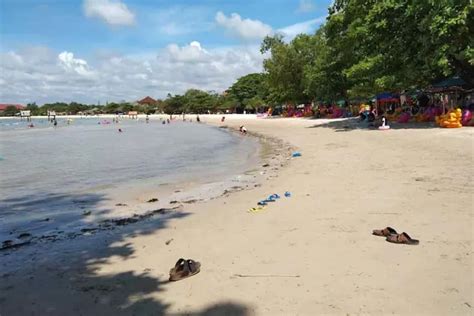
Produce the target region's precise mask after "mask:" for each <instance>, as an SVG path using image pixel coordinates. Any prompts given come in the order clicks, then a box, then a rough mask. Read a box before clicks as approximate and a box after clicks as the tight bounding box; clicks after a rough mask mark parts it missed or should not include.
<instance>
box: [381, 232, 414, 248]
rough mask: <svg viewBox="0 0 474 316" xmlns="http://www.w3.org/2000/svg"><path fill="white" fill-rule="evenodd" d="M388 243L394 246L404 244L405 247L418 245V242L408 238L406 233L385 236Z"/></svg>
mask: <svg viewBox="0 0 474 316" xmlns="http://www.w3.org/2000/svg"><path fill="white" fill-rule="evenodd" d="M386 240H387V241H388V242H392V243H395V244H405V245H418V244H419V243H420V241H419V240H417V239H412V238H411V237H410V236H408V234H407V233H405V232H403V233H401V234H397V235H390V236H387V239H386Z"/></svg>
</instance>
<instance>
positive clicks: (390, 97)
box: [376, 92, 400, 105]
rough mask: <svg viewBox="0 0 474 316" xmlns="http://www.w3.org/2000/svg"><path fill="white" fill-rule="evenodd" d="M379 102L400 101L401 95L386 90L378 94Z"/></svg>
mask: <svg viewBox="0 0 474 316" xmlns="http://www.w3.org/2000/svg"><path fill="white" fill-rule="evenodd" d="M376 99H377V104H379V105H382V104H386V103H400V95H399V94H396V93H390V92H384V93H380V94H378V95H377V96H376Z"/></svg>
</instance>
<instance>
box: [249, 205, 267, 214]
mask: <svg viewBox="0 0 474 316" xmlns="http://www.w3.org/2000/svg"><path fill="white" fill-rule="evenodd" d="M264 209H265V208H264V207H262V206H259V207H252V208H250V209H249V212H250V213H257V212H260V211H263V210H264Z"/></svg>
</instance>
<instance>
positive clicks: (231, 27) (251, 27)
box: [215, 11, 272, 40]
mask: <svg viewBox="0 0 474 316" xmlns="http://www.w3.org/2000/svg"><path fill="white" fill-rule="evenodd" d="M215 19H216V22H217V24H218V25H220V26H222V27H224V28H225V29H226V30H227V31H228V32H230V33H231V34H233V35H236V36H237V37H239V38H241V39H243V40H253V39H262V38H264V37H265V36H267V35H270V34H271V33H272V27H271V26H270V25H268V24H265V23H263V22H261V21H259V20H251V19H242V18H241V17H240V15H238V14H237V13H232V14H231V15H230V16H226V15H225V14H224V13H222V12H221V11H219V12H217V14H216V18H215Z"/></svg>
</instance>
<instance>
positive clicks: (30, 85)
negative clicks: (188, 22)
mask: <svg viewBox="0 0 474 316" xmlns="http://www.w3.org/2000/svg"><path fill="white" fill-rule="evenodd" d="M263 58H264V56H262V55H261V54H260V52H259V47H258V45H252V46H232V47H220V48H204V47H203V46H202V45H201V44H200V43H199V42H196V41H194V42H191V43H190V44H188V45H184V46H178V45H176V44H171V45H169V46H167V47H165V48H163V49H162V50H160V51H158V52H157V53H155V54H143V55H135V56H122V55H117V54H109V55H102V56H99V58H96V59H94V60H93V62H90V61H88V60H85V59H80V58H77V57H75V56H74V54H73V53H72V52H68V51H64V52H57V53H54V52H53V51H51V50H49V49H46V48H35V49H28V50H22V51H12V52H6V53H0V74H1V76H0V77H1V79H2V80H0V101H1V102H19V103H27V102H33V101H36V102H38V103H39V104H42V103H45V102H54V101H65V102H71V101H78V102H87V103H96V102H97V101H98V100H101V103H102V104H103V103H105V101H109V102H111V101H120V100H129V101H133V100H138V99H140V98H142V97H144V96H146V95H150V96H153V97H158V98H165V97H166V95H167V94H168V93H172V94H175V93H183V92H185V91H186V90H187V89H189V88H198V89H203V90H214V91H218V92H221V91H224V90H225V89H226V88H228V87H229V86H230V85H231V84H232V83H233V82H234V81H235V80H236V79H237V78H239V77H241V76H243V75H246V74H248V73H253V72H259V71H262V61H263ZM92 65H93V66H92Z"/></svg>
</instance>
